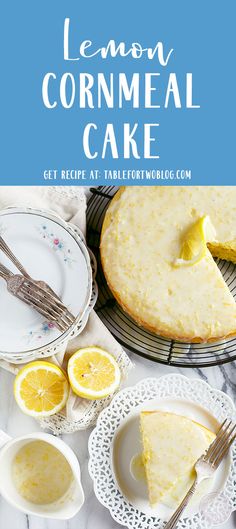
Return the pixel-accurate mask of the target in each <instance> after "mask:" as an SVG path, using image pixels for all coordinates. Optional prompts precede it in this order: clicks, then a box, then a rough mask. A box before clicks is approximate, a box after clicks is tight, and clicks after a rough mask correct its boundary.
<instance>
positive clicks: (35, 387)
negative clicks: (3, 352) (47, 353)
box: [14, 361, 69, 417]
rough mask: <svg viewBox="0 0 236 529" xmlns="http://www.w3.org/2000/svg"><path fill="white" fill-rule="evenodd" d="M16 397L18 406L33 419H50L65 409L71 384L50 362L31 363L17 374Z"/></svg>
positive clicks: (15, 383)
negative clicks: (49, 417) (50, 416)
mask: <svg viewBox="0 0 236 529" xmlns="http://www.w3.org/2000/svg"><path fill="white" fill-rule="evenodd" d="M14 395H15V399H16V402H17V404H18V406H19V407H20V408H21V410H22V411H23V412H24V413H26V414H27V415H31V416H32V417H48V416H49V415H53V414H54V413H57V412H59V411H60V410H62V408H64V406H65V404H66V401H67V399H68V396H69V384H68V380H67V378H66V376H65V374H64V373H63V371H62V370H61V369H60V368H59V367H57V366H56V365H54V364H51V363H50V362H44V361H42V362H41V361H37V362H31V363H30V364H28V365H27V366H25V367H23V368H22V369H21V370H20V371H19V373H18V374H17V376H16V378H15V382H14Z"/></svg>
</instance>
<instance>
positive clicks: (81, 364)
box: [67, 347, 121, 400]
mask: <svg viewBox="0 0 236 529" xmlns="http://www.w3.org/2000/svg"><path fill="white" fill-rule="evenodd" d="M67 369H68V377H69V381H70V384H71V387H72V389H73V391H74V392H75V393H76V395H79V396H80V397H83V398H85V399H90V400H96V399H102V398H104V397H107V396H108V395H111V394H112V393H114V391H115V390H116V389H117V388H118V386H119V384H120V378H121V374H120V368H119V366H118V364H117V362H116V360H115V359H114V358H113V356H112V355H111V354H110V353H108V352H107V351H104V349H101V348H100V347H85V348H83V349H79V350H78V351H77V352H76V353H74V354H73V355H72V356H71V358H70V360H69V362H68V368H67Z"/></svg>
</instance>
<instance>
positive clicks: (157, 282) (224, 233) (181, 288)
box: [100, 186, 236, 342]
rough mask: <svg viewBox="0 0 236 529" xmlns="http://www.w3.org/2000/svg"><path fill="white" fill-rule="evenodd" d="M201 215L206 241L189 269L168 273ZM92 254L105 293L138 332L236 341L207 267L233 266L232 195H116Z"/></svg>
mask: <svg viewBox="0 0 236 529" xmlns="http://www.w3.org/2000/svg"><path fill="white" fill-rule="evenodd" d="M206 215H207V216H208V217H209V219H210V221H211V224H212V226H213V227H214V231H215V237H214V240H212V241H211V242H208V244H207V247H206V251H205V253H204V254H202V255H201V258H200V259H199V260H197V262H195V263H194V264H192V265H190V266H175V263H176V260H178V257H179V256H180V255H181V247H182V244H183V239H184V236H185V233H186V232H187V231H188V230H190V229H191V227H192V226H193V225H194V223H197V222H198V221H199V219H201V218H203V217H204V216H206ZM100 250H101V260H102V266H103V270H104V273H105V277H106V280H107V283H108V286H109V288H110V289H111V291H112V293H113V294H114V296H115V298H116V299H117V301H118V302H119V304H120V305H121V306H122V308H123V309H124V310H125V311H126V312H127V313H128V314H129V315H130V316H131V317H132V318H133V319H134V320H135V321H136V322H137V323H138V324H139V325H141V326H143V327H144V328H146V329H148V330H150V331H152V332H154V333H156V334H159V335H161V336H165V337H168V338H171V339H176V340H180V341H185V342H210V341H217V340H219V339H222V338H225V337H230V336H234V335H236V303H235V301H234V298H233V296H232V294H231V292H230V290H229V288H228V286H227V285H226V283H225V281H224V279H223V277H222V275H221V272H220V270H219V268H218V267H217V265H216V263H215V261H214V259H213V256H216V257H220V258H222V259H227V260H229V261H233V262H236V187H208V186H206V187H122V188H120V189H119V191H118V192H117V193H116V195H115V197H114V198H113V200H112V201H111V203H110V205H109V207H108V210H107V212H106V215H105V219H104V222H103V227H102V234H101V247H100ZM193 262H194V261H193ZM190 263H191V261H190Z"/></svg>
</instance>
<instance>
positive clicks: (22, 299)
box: [16, 293, 66, 332]
mask: <svg viewBox="0 0 236 529" xmlns="http://www.w3.org/2000/svg"><path fill="white" fill-rule="evenodd" d="M16 297H18V298H19V299H20V300H21V301H24V303H26V304H27V305H30V307H33V308H35V310H37V312H39V313H40V314H42V316H44V317H45V318H46V319H47V320H48V321H52V322H53V323H55V326H56V327H57V328H58V329H59V331H61V332H65V330H66V329H65V327H64V326H63V325H62V324H61V322H60V321H58V319H57V318H55V316H52V315H51V314H49V313H48V312H47V311H45V310H44V309H43V308H42V307H39V306H38V305H37V304H36V303H35V302H32V301H30V300H29V299H28V298H27V297H25V296H24V295H23V296H21V295H20V293H18V294H16Z"/></svg>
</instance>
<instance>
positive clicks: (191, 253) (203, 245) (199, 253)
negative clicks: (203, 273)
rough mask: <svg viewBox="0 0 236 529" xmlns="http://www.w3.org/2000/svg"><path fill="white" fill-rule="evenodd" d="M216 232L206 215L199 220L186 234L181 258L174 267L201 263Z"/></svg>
mask: <svg viewBox="0 0 236 529" xmlns="http://www.w3.org/2000/svg"><path fill="white" fill-rule="evenodd" d="M215 237H216V232H215V229H214V226H213V225H212V223H211V220H210V217H209V216H208V215H205V216H204V217H201V218H200V219H198V220H197V221H196V222H195V223H194V224H193V226H191V228H190V229H189V230H188V231H187V233H186V234H185V237H184V240H183V244H182V248H181V252H180V256H179V258H178V259H176V261H175V262H174V266H176V267H180V266H193V265H194V264H196V263H199V261H201V259H203V257H205V255H206V253H207V243H208V242H210V241H214V240H215Z"/></svg>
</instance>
